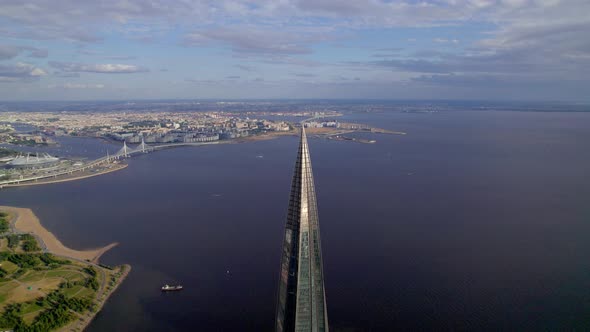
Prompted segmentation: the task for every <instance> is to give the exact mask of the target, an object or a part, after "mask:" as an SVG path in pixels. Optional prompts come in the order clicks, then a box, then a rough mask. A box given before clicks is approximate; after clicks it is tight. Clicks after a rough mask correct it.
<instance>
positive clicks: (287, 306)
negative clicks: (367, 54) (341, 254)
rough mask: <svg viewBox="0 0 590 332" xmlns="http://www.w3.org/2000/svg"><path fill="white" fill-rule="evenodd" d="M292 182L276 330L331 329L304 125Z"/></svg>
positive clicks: (287, 331) (304, 330)
mask: <svg viewBox="0 0 590 332" xmlns="http://www.w3.org/2000/svg"><path fill="white" fill-rule="evenodd" d="M303 127H304V126H302V128H301V141H300V143H299V150H298V152H297V160H296V162H295V172H294V174H293V180H292V183H291V194H290V197H289V209H288V212H287V225H286V227H285V237H284V240H283V251H282V257H281V274H280V277H279V278H280V280H279V292H278V300H277V312H276V323H275V330H276V331H278V332H291V331H298V332H307V331H309V332H311V331H314V332H315V331H317V332H321V331H328V313H327V309H326V296H325V291H324V275H323V266H322V252H321V245H320V228H319V221H318V211H317V202H316V195H315V188H314V183H313V173H312V169H311V159H310V157H309V149H308V146H307V137H306V135H305V128H303Z"/></svg>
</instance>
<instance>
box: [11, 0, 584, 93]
mask: <svg viewBox="0 0 590 332" xmlns="http://www.w3.org/2000/svg"><path fill="white" fill-rule="evenodd" d="M588 13H590V2H589V1H586V0H571V1H560V0H501V1H494V0H436V1H416V0H412V1H383V0H358V1H338V0H276V1H271V0H258V1H242V0H218V1H190V0H151V1H146V0H126V1H112V0H104V1H92V2H91V1H75V0H53V1H50V0H33V1H24V0H5V1H2V2H0V99H1V100H80V99H143V98H189V99H190V98H228V99H229V98H232V99H242V98H379V99H486V100H563V101H584V102H588V101H590V75H589V74H590V38H588V36H589V35H590V15H588Z"/></svg>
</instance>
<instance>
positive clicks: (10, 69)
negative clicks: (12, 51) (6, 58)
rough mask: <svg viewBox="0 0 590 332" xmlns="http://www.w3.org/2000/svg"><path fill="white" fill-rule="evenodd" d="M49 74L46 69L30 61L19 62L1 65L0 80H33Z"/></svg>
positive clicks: (11, 81)
mask: <svg viewBox="0 0 590 332" xmlns="http://www.w3.org/2000/svg"><path fill="white" fill-rule="evenodd" d="M45 75H47V73H46V72H45V70H43V69H41V68H38V67H36V66H34V65H32V64H29V63H23V62H17V63H16V64H13V65H0V82H5V83H15V82H32V81H35V80H38V79H39V78H40V77H42V76H45Z"/></svg>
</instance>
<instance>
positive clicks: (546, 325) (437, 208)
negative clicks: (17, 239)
mask: <svg viewBox="0 0 590 332" xmlns="http://www.w3.org/2000/svg"><path fill="white" fill-rule="evenodd" d="M347 117H348V119H347V120H350V121H358V122H364V123H370V124H374V125H376V126H379V127H383V128H387V129H392V130H402V131H406V132H407V133H408V135H406V136H386V135H370V136H371V138H374V139H377V141H378V142H377V143H376V144H359V143H353V142H339V141H326V140H310V149H311V154H312V162H313V166H314V173H315V180H316V186H317V195H318V205H319V213H320V223H321V235H322V245H323V252H324V264H325V267H324V269H325V275H326V296H327V301H328V313H329V318H330V325H331V327H332V330H334V331H391V330H412V331H415V330H541V329H547V330H573V329H577V330H585V329H588V328H590V326H589V325H588V324H589V323H588V322H589V321H588V317H589V316H590V301H589V299H590V241H588V239H589V238H590V204H588V197H590V149H589V144H590V143H589V142H590V130H589V128H590V114H586V113H533V112H530V113H529V112H526V113H525V112H484V111H480V112H439V113H433V114H412V113H386V112H385V113H377V114H352V115H348V116H347ZM296 148H297V138H295V137H284V138H281V139H277V140H273V141H263V142H256V143H246V144H236V145H219V146H206V147H198V148H182V149H172V150H166V151H160V152H157V153H152V154H148V155H142V156H139V157H137V158H134V159H132V160H130V166H129V167H128V168H126V169H125V170H122V171H119V172H115V173H111V174H109V175H105V176H100V177H94V178H89V179H86V180H82V181H77V182H69V183H63V184H56V185H47V186H39V187H29V188H18V189H10V190H3V191H0V203H1V204H7V205H18V206H25V207H31V208H33V210H34V211H35V212H36V213H37V214H38V215H39V217H40V218H41V220H42V222H43V223H44V225H46V227H47V228H49V229H50V230H51V231H53V232H54V233H55V234H56V235H57V236H58V237H59V238H60V239H62V241H63V242H64V243H65V244H66V245H69V246H72V247H74V248H88V247H93V246H100V245H105V244H107V243H110V242H113V241H117V242H120V246H119V247H117V248H115V249H113V250H112V251H110V252H108V253H107V254H106V255H105V256H103V261H104V262H105V263H107V264H120V263H130V264H131V265H132V266H133V270H132V273H131V274H130V276H129V278H128V279H127V280H126V281H125V283H124V284H123V285H122V286H121V288H120V289H119V290H118V291H117V292H116V293H115V295H114V296H113V297H112V298H111V299H110V300H109V302H108V304H107V305H106V307H105V308H104V310H103V311H102V312H101V313H100V314H99V315H98V316H97V318H96V320H95V321H94V322H93V324H92V325H91V327H90V329H89V330H90V331H115V330H118V331H270V330H272V327H273V320H274V306H275V291H276V284H277V276H278V268H279V259H280V258H279V254H280V248H281V241H282V232H283V227H284V222H285V213H286V205H287V199H288V191H289V185H290V177H291V172H292V169H293V163H294V158H295V153H296ZM260 155H261V156H263V158H259V157H257V156H260ZM228 271H229V272H228ZM176 282H179V283H182V284H183V285H185V287H186V290H185V291H183V292H180V293H175V294H161V293H160V291H159V287H160V286H161V285H162V284H163V283H176Z"/></svg>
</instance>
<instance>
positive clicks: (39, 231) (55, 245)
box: [0, 206, 117, 263]
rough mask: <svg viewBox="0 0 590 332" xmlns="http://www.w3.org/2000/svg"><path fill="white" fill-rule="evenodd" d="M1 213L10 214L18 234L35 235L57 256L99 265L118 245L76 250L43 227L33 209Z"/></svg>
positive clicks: (4, 208)
mask: <svg viewBox="0 0 590 332" xmlns="http://www.w3.org/2000/svg"><path fill="white" fill-rule="evenodd" d="M0 211H5V212H8V213H9V214H10V216H11V226H12V227H14V229H15V230H16V231H17V232H21V233H31V234H33V235H35V236H36V237H37V240H38V241H39V245H40V246H41V247H42V248H43V249H45V250H47V251H48V252H50V253H52V254H54V255H57V256H64V257H69V258H73V259H77V260H83V261H90V262H93V263H97V262H98V259H99V258H100V256H101V255H102V254H104V253H105V252H107V251H108V250H109V249H111V248H113V247H114V246H116V245H117V243H111V244H109V245H107V246H105V247H102V248H97V249H92V250H74V249H71V248H68V247H66V246H64V245H63V244H62V243H61V242H60V241H59V240H58V239H57V237H55V235H53V233H51V232H50V231H48V230H47V229H46V228H45V227H43V225H41V222H40V221H39V218H37V216H36V215H35V214H34V213H33V211H32V210H31V209H27V208H18V207H12V206H0Z"/></svg>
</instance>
